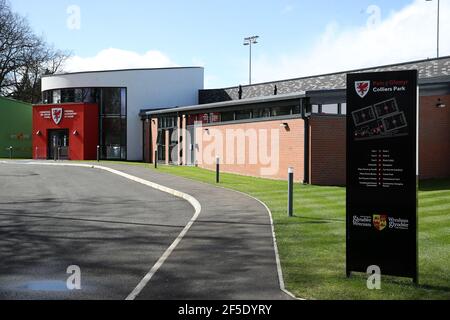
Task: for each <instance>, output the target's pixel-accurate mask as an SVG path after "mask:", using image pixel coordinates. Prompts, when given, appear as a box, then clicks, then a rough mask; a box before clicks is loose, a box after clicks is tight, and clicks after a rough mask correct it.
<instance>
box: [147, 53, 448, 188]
mask: <svg viewBox="0 0 450 320" xmlns="http://www.w3.org/2000/svg"><path fill="white" fill-rule="evenodd" d="M412 69H416V70H418V73H419V86H420V115H419V152H420V154H419V170H420V172H419V174H420V178H421V179H430V178H444V177H450V165H449V163H450V57H443V58H439V59H429V60H421V61H414V62H408V63H401V64H395V65H388V66H382V67H377V68H368V69H362V70H352V71H348V72H342V73H333V74H326V75H320V76H313V77H305V78H298V79H290V80H283V81H275V82H268V83H261V84H255V85H250V86H238V87H231V88H224V89H214V90H201V91H200V92H199V103H200V104H196V105H192V106H187V107H177V108H166V109H163V110H143V111H142V112H141V118H142V121H143V123H144V129H143V135H144V145H143V148H144V160H145V161H147V162H154V161H155V153H154V151H155V150H157V154H156V156H157V159H156V161H160V162H164V163H173V164H178V165H197V166H200V167H203V168H207V169H214V168H215V161H213V160H214V158H215V157H216V156H218V157H219V161H220V162H221V170H223V171H225V172H231V173H238V174H245V175H252V176H261V177H266V178H273V179H285V178H286V177H287V171H288V168H289V167H292V168H294V170H295V176H296V181H300V182H305V183H311V184H317V185H344V184H345V176H346V172H345V170H346V120H345V119H346V88H345V87H346V74H347V73H354V72H377V71H391V70H412ZM273 132H275V135H276V134H278V136H277V137H276V138H275V140H276V141H277V142H278V146H276V145H275V143H273V142H271V141H270V139H267V138H266V139H261V134H262V135H263V136H264V135H266V137H267V136H268V135H270V134H272V133H273ZM277 132H278V133H277ZM255 134H256V136H257V137H256V138H255ZM230 135H231V136H230ZM227 138H228V139H227ZM255 139H256V140H255ZM261 140H262V141H261ZM250 141H253V144H252V143H251V142H250ZM255 141H257V142H256V143H255ZM213 145H214V146H213ZM274 147H276V148H278V150H275V151H276V153H277V158H278V159H277V163H276V164H275V165H273V163H270V161H272V160H273V159H274V158H275V157H271V156H273V155H270V154H267V152H266V154H265V155H262V158H264V159H256V158H258V157H260V158H261V154H260V153H261V152H260V151H261V150H272V151H273V150H274ZM174 150H175V151H174ZM239 150H240V152H239ZM239 153H240V154H241V158H237V157H236V155H237V154H239ZM205 155H206V156H207V158H208V159H207V160H206V161H205V159H204V158H205ZM256 155H257V156H256ZM211 159H213V160H211ZM255 159H256V160H255ZM272 165H273V166H272ZM272 167H276V168H277V170H271V169H273V168H272Z"/></svg>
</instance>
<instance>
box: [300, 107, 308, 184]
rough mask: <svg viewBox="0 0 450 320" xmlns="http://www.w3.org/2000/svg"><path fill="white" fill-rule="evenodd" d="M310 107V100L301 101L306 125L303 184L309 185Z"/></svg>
mask: <svg viewBox="0 0 450 320" xmlns="http://www.w3.org/2000/svg"><path fill="white" fill-rule="evenodd" d="M309 106H310V104H309V100H308V99H300V107H301V110H302V119H303V125H304V134H303V137H304V141H303V148H304V150H303V154H304V159H303V169H304V171H303V184H309V182H310V181H309V167H310V163H309V112H307V109H308V107H309Z"/></svg>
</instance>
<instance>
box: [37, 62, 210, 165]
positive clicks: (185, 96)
mask: <svg viewBox="0 0 450 320" xmlns="http://www.w3.org/2000/svg"><path fill="white" fill-rule="evenodd" d="M203 80H204V69H203V68H200V67H187V68H161V69H132V70H114V71H96V72H79V73H68V74H57V75H51V76H45V77H43V79H42V93H43V103H44V104H60V103H81V102H95V103H98V105H99V110H100V115H99V119H100V120H99V141H100V142H99V144H100V147H101V157H102V158H103V159H117V160H138V161H139V160H142V143H143V142H142V122H141V119H140V117H139V112H140V110H141V109H143V108H144V107H145V108H147V109H148V108H154V109H158V108H163V107H167V106H187V105H195V104H198V92H199V90H201V89H203Z"/></svg>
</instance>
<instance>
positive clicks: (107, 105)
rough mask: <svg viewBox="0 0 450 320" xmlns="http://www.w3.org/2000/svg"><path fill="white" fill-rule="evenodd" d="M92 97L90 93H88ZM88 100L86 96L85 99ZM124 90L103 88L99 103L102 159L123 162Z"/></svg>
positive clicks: (125, 129) (125, 122) (124, 153)
mask: <svg viewBox="0 0 450 320" xmlns="http://www.w3.org/2000/svg"><path fill="white" fill-rule="evenodd" d="M90 94H91V95H92V93H91V92H90ZM86 98H88V96H87V97H86ZM126 103H127V100H126V89H125V88H103V89H102V90H101V103H100V128H101V129H100V144H101V150H102V157H103V158H104V159H109V160H125V159H126V151H127V138H126V137H127V113H126V112H127V110H126Z"/></svg>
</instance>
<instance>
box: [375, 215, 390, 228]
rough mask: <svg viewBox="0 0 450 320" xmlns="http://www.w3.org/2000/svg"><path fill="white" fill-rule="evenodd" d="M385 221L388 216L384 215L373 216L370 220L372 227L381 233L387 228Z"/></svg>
mask: <svg viewBox="0 0 450 320" xmlns="http://www.w3.org/2000/svg"><path fill="white" fill-rule="evenodd" d="M387 219H388V216H387V215H385V214H374V215H373V219H372V220H373V226H374V227H375V229H377V230H378V231H382V230H384V229H385V228H386V226H387Z"/></svg>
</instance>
